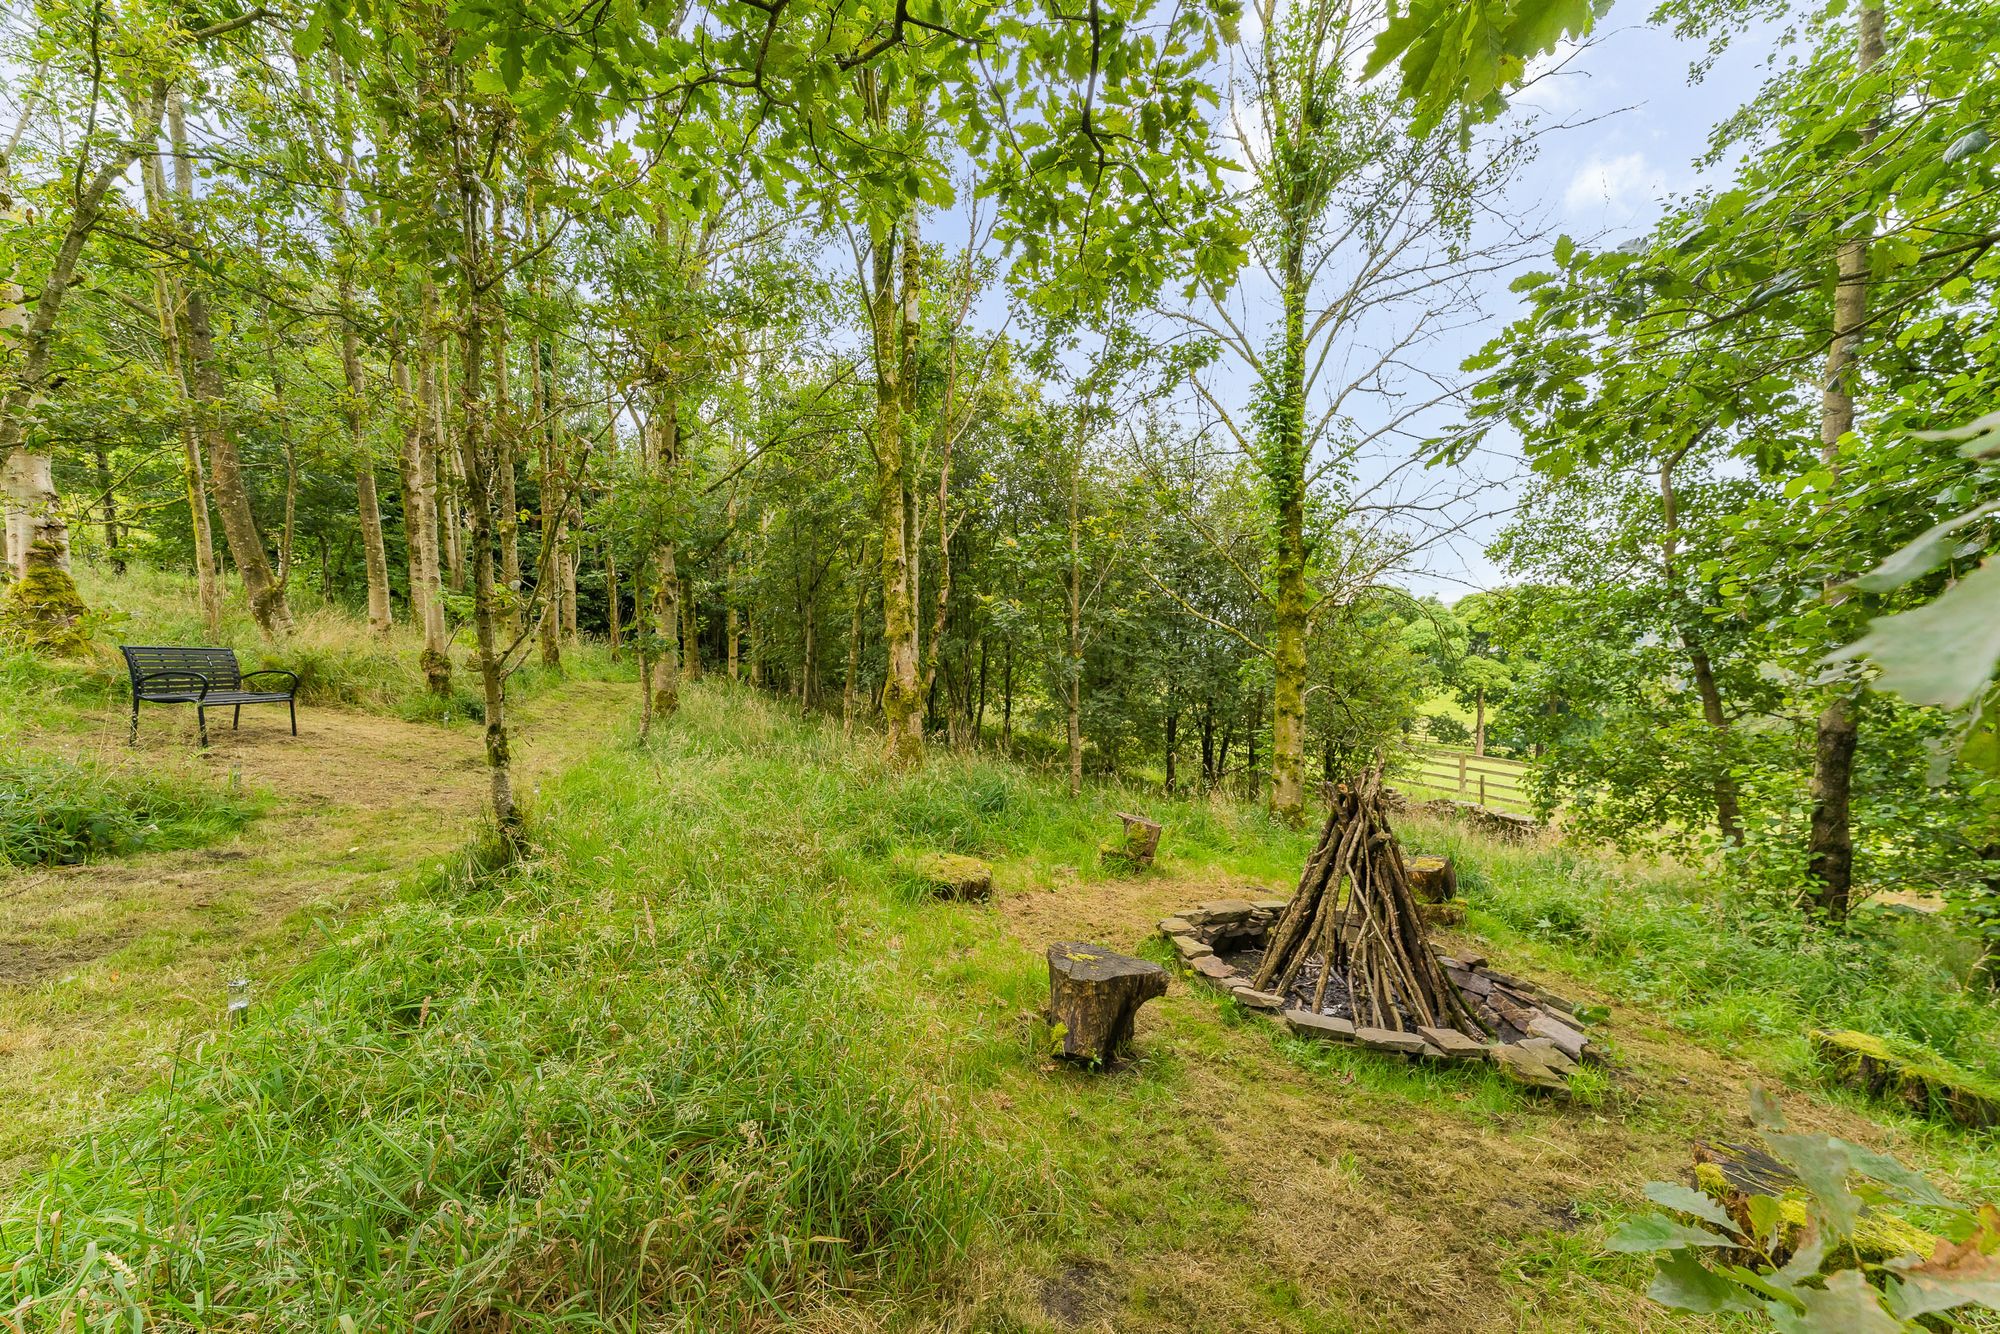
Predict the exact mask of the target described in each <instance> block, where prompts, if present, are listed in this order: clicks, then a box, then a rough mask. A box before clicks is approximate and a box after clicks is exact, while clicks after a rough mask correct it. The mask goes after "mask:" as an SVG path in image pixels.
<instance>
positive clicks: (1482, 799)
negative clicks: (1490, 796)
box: [1479, 774, 1486, 806]
mask: <svg viewBox="0 0 2000 1334" xmlns="http://www.w3.org/2000/svg"><path fill="white" fill-rule="evenodd" d="M1479 804H1480V805H1481V806H1484V805H1485V804H1486V775H1485V774H1481V775H1479Z"/></svg>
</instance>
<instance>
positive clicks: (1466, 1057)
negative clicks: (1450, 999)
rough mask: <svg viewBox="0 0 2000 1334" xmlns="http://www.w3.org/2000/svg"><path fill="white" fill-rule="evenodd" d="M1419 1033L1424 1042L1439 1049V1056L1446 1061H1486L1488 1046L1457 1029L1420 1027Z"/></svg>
mask: <svg viewBox="0 0 2000 1334" xmlns="http://www.w3.org/2000/svg"><path fill="white" fill-rule="evenodd" d="M1417 1032H1419V1033H1421V1034H1423V1035H1424V1040H1425V1041H1426V1042H1428V1043H1430V1044H1431V1046H1433V1047H1435V1048H1437V1056H1438V1058H1439V1059H1441V1060H1446V1061H1483V1060H1485V1059H1486V1044H1485V1043H1483V1042H1478V1041H1475V1040H1473V1039H1472V1038H1469V1037H1467V1036H1466V1035H1465V1034H1463V1033H1461V1032H1459V1031H1458V1030H1457V1029H1455V1028H1429V1027H1425V1026H1422V1025H1420V1026H1418V1028H1417Z"/></svg>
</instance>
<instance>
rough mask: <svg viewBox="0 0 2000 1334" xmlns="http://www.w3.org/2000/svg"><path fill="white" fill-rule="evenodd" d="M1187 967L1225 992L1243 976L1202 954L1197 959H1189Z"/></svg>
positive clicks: (1216, 959)
mask: <svg viewBox="0 0 2000 1334" xmlns="http://www.w3.org/2000/svg"><path fill="white" fill-rule="evenodd" d="M1188 967H1190V968H1192V969H1194V971H1195V972H1196V973H1198V974H1200V975H1201V976H1202V977H1203V978H1205V979H1207V980H1208V981H1210V982H1213V983H1214V984H1215V985H1216V986H1219V987H1221V988H1223V989H1224V990H1227V989H1228V988H1230V987H1232V986H1234V985H1235V984H1236V983H1237V982H1239V981H1241V980H1242V977H1243V975H1242V974H1241V973H1239V972H1237V971H1236V970H1235V969H1234V968H1231V967H1230V966H1229V965H1228V964H1226V963H1224V962H1223V961H1222V960H1220V959H1218V958H1216V957H1215V956H1214V955H1213V954H1204V955H1202V956H1201V957H1200V958H1198V959H1190V960H1189V961H1188Z"/></svg>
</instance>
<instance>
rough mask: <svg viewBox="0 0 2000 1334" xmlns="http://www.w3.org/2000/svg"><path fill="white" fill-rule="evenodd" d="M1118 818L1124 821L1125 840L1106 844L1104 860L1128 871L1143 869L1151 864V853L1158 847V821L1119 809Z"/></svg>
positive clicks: (1156, 850) (1157, 849)
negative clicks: (1118, 843) (1114, 843)
mask: <svg viewBox="0 0 2000 1334" xmlns="http://www.w3.org/2000/svg"><path fill="white" fill-rule="evenodd" d="M1118 818H1119V819H1120V820H1123V821H1124V822H1125V841H1124V843H1122V844H1120V845H1117V846H1111V845H1106V846H1105V847H1104V848H1103V850H1102V851H1103V854H1104V860H1105V862H1106V863H1108V864H1110V865H1114V866H1118V867H1121V868H1123V869H1125V870H1128V871H1143V870H1145V869H1146V868H1147V867H1149V866H1151V865H1152V864H1153V854H1154V853H1156V852H1158V851H1159V849H1160V822H1159V821H1158V820H1149V819H1147V818H1146V817H1145V816H1143V815H1133V814H1131V813H1130V812H1128V811H1119V812H1118Z"/></svg>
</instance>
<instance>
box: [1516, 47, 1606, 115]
mask: <svg viewBox="0 0 2000 1334" xmlns="http://www.w3.org/2000/svg"><path fill="white" fill-rule="evenodd" d="M1583 49H1584V48H1583V47H1582V46H1581V45H1579V44H1578V43H1576V42H1573V41H1571V40H1570V39H1569V38H1567V37H1565V38H1563V39H1562V40H1561V41H1559V42H1557V43H1556V45H1555V49H1554V50H1552V51H1547V52H1544V53H1543V54H1542V55H1539V56H1537V57H1535V58H1534V59H1533V60H1531V61H1529V62H1528V68H1527V69H1526V71H1524V72H1523V74H1522V78H1521V86H1520V87H1519V88H1518V89H1516V90H1515V91H1514V93H1513V94H1512V95H1511V96H1510V97H1509V99H1508V100H1509V101H1511V102H1513V103H1515V104H1516V105H1518V106H1526V107H1533V108H1534V109H1535V110H1537V111H1546V112H1548V113H1550V114H1551V115H1558V116H1560V115H1566V114H1568V113H1569V112H1572V111H1577V110H1580V109H1581V108H1582V107H1583V104H1584V100H1585V99H1584V94H1585V92H1586V90H1588V91H1592V92H1595V93H1597V94H1599V95H1600V96H1601V95H1602V94H1603V93H1604V92H1605V91H1606V89H1604V88H1602V87H1600V88H1596V89H1590V88H1589V85H1590V81H1591V76H1590V74H1589V73H1587V72H1585V71H1584V70H1582V69H1571V68H1570V62H1571V61H1573V60H1576V58H1577V56H1578V55H1579V54H1580V53H1581V52H1582V51H1583ZM1579 63H1580V62H1579Z"/></svg>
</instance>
